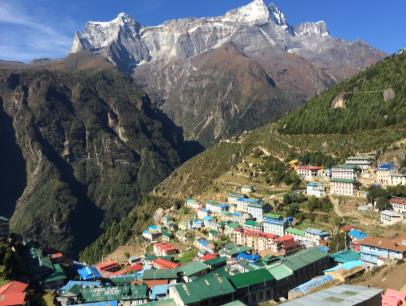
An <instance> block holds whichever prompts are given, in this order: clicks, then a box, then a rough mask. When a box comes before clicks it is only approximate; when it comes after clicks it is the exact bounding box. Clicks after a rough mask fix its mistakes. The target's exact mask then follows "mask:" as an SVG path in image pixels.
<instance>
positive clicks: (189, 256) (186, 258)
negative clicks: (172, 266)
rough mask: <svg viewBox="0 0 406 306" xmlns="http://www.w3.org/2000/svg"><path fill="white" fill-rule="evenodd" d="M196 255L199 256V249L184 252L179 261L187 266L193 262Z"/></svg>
mask: <svg viewBox="0 0 406 306" xmlns="http://www.w3.org/2000/svg"><path fill="white" fill-rule="evenodd" d="M196 255H197V249H194V248H193V249H191V250H190V251H186V252H184V253H183V254H182V256H181V257H179V258H178V260H179V262H180V263H181V264H185V263H188V262H190V261H192V260H193V258H195V256H196Z"/></svg>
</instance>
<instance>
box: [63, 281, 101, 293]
mask: <svg viewBox="0 0 406 306" xmlns="http://www.w3.org/2000/svg"><path fill="white" fill-rule="evenodd" d="M100 284H101V283H100V282H87V281H72V280H71V281H69V282H68V283H67V284H66V285H65V286H63V287H62V288H60V289H59V291H61V292H66V291H69V290H70V289H72V287H73V286H80V287H98V286H100Z"/></svg>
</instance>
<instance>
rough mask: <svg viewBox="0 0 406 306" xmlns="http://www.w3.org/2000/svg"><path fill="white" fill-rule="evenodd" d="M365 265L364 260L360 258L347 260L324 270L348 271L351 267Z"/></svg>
mask: <svg viewBox="0 0 406 306" xmlns="http://www.w3.org/2000/svg"><path fill="white" fill-rule="evenodd" d="M363 266H365V262H364V261H362V260H353V261H347V262H346V263H343V264H340V265H338V266H335V267H333V268H330V269H327V270H324V272H332V271H337V270H342V269H344V270H346V271H349V270H351V269H354V268H356V267H363Z"/></svg>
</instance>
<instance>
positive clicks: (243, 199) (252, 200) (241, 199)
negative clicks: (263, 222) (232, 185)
mask: <svg viewBox="0 0 406 306" xmlns="http://www.w3.org/2000/svg"><path fill="white" fill-rule="evenodd" d="M238 201H240V202H247V203H259V202H260V200H258V199H251V198H238Z"/></svg>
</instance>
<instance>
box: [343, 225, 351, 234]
mask: <svg viewBox="0 0 406 306" xmlns="http://www.w3.org/2000/svg"><path fill="white" fill-rule="evenodd" d="M353 228H354V226H352V225H344V226H343V227H341V231H342V232H344V233H346V232H349V231H350V230H352V229H353Z"/></svg>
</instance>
